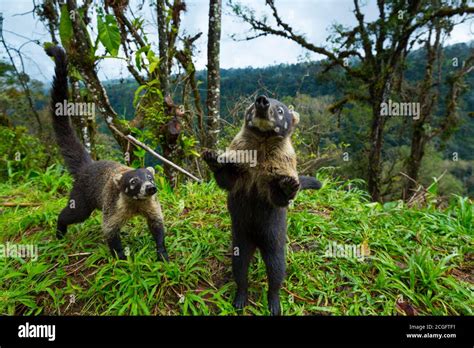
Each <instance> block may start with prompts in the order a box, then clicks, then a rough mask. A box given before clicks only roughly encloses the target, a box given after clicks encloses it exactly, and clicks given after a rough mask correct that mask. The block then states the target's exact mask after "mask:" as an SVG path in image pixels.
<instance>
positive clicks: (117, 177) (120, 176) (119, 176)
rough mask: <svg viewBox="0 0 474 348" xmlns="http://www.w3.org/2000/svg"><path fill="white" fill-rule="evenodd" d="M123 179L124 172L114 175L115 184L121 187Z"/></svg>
mask: <svg viewBox="0 0 474 348" xmlns="http://www.w3.org/2000/svg"><path fill="white" fill-rule="evenodd" d="M121 179H122V173H115V174H114V175H113V177H112V180H113V181H114V184H115V186H117V187H119V188H120V180H121Z"/></svg>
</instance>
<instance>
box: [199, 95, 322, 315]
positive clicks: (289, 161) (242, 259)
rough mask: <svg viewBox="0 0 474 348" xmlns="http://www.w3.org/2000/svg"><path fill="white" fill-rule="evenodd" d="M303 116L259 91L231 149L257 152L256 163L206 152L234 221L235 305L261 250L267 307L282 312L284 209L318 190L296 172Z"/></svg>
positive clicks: (311, 180) (243, 296)
mask: <svg viewBox="0 0 474 348" xmlns="http://www.w3.org/2000/svg"><path fill="white" fill-rule="evenodd" d="M298 122H299V115H298V114H297V113H296V112H295V111H293V110H290V109H288V107H287V106H286V105H284V104H283V103H281V102H279V101H278V100H275V99H270V98H267V97H265V96H259V97H257V99H256V100H255V103H254V104H253V105H251V106H250V107H249V108H248V109H247V111H246V113H245V120H244V125H243V126H242V129H241V131H240V132H239V133H238V134H237V135H236V136H235V138H234V139H233V141H232V142H231V145H230V147H229V150H230V151H234V150H247V151H252V150H256V151H257V165H256V166H253V167H252V166H250V165H249V164H248V163H229V162H231V161H229V160H228V158H227V159H226V157H229V155H230V154H229V152H230V151H228V152H227V153H225V154H223V155H220V156H218V155H217V154H216V153H215V152H213V151H205V152H204V153H203V158H204V160H205V161H206V162H207V164H208V165H209V167H210V169H211V170H212V171H213V173H214V176H215V179H216V182H217V184H218V185H219V186H220V187H221V188H223V189H225V190H227V191H228V192H229V193H228V196H227V205H228V208H229V212H230V216H231V220H232V248H233V257H232V270H233V274H234V278H235V281H236V283H237V293H236V296H235V299H234V306H235V307H236V308H238V309H241V308H243V307H244V306H245V305H246V303H247V289H248V280H247V274H248V267H249V264H250V261H251V258H252V256H253V254H254V252H255V249H256V248H259V249H260V252H261V254H262V257H263V260H264V262H265V266H266V268H267V276H268V306H269V310H270V313H271V314H272V315H279V314H281V309H280V296H279V291H280V288H281V285H282V283H283V280H284V277H285V242H286V229H287V223H286V212H287V206H288V204H289V202H290V201H291V200H292V199H293V198H294V197H295V196H296V193H297V192H298V190H303V189H319V188H321V183H320V182H319V181H317V180H316V179H315V178H313V177H309V176H298V173H297V171H296V153H295V151H294V149H293V146H292V145H291V139H290V137H291V134H292V133H293V131H294V129H295V127H296V125H297V124H298Z"/></svg>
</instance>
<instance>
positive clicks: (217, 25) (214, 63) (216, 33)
mask: <svg viewBox="0 0 474 348" xmlns="http://www.w3.org/2000/svg"><path fill="white" fill-rule="evenodd" d="M221 10H222V3H221V0H210V1H209V32H208V41H207V115H208V116H207V117H208V118H207V125H208V136H207V141H206V146H207V147H209V148H214V147H215V146H216V143H217V138H218V134H219V128H220V125H219V118H220V84H221V78H220V66H219V48H220V40H221Z"/></svg>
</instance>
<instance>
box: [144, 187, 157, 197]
mask: <svg viewBox="0 0 474 348" xmlns="http://www.w3.org/2000/svg"><path fill="white" fill-rule="evenodd" d="M156 191H158V190H157V189H156V187H155V186H148V187H147V188H146V190H145V192H146V194H147V195H150V196H151V195H154V194H155V193H156Z"/></svg>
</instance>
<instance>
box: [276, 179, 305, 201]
mask: <svg viewBox="0 0 474 348" xmlns="http://www.w3.org/2000/svg"><path fill="white" fill-rule="evenodd" d="M299 188H300V183H299V182H298V180H296V179H295V178H293V177H290V176H283V177H280V178H276V179H274V180H273V181H272V182H271V183H270V194H271V196H270V198H271V201H272V203H273V204H275V205H276V206H278V207H286V206H287V205H288V204H289V203H290V201H291V200H292V199H293V198H295V196H296V193H297V192H298V189H299Z"/></svg>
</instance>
